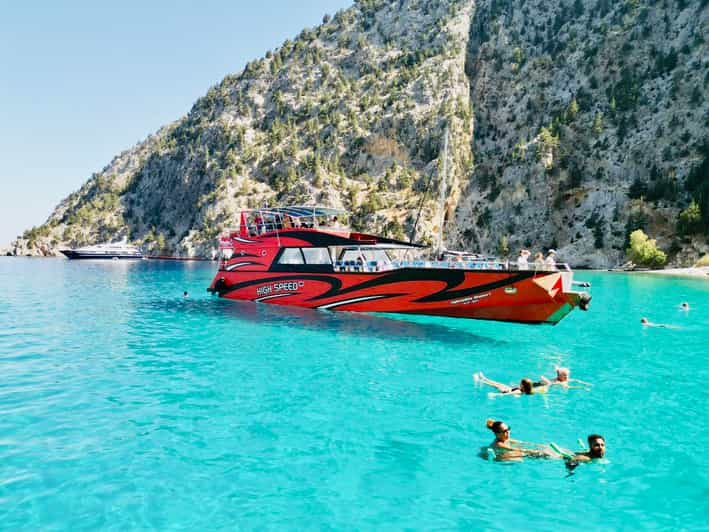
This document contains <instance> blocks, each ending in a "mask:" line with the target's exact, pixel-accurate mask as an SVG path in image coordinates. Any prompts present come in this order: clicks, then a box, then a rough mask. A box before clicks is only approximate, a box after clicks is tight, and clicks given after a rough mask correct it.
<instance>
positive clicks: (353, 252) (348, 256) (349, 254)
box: [340, 249, 362, 260]
mask: <svg viewBox="0 0 709 532" xmlns="http://www.w3.org/2000/svg"><path fill="white" fill-rule="evenodd" d="M361 256H362V255H361V254H360V252H359V250H358V249H346V250H345V252H344V253H343V254H342V256H341V257H340V260H357V259H358V258H360V257H361Z"/></svg>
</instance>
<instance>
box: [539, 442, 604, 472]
mask: <svg viewBox="0 0 709 532" xmlns="http://www.w3.org/2000/svg"><path fill="white" fill-rule="evenodd" d="M587 440H588V447H589V448H588V450H586V451H580V452H573V451H567V450H565V449H561V448H560V447H559V446H557V445H556V444H554V443H552V444H551V448H552V449H553V450H554V451H556V452H557V453H559V454H560V455H561V456H562V457H563V459H564V461H565V462H566V467H567V468H568V469H570V470H573V469H575V468H576V467H577V466H578V465H579V463H581V462H591V461H593V460H600V459H601V458H603V457H604V456H605V455H606V440H605V438H604V437H603V436H601V435H600V434H591V435H589V436H588V438H587ZM581 443H583V442H581Z"/></svg>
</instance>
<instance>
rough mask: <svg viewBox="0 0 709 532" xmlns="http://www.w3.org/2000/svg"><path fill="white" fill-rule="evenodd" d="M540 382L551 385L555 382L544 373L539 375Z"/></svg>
mask: <svg viewBox="0 0 709 532" xmlns="http://www.w3.org/2000/svg"><path fill="white" fill-rule="evenodd" d="M539 382H541V383H542V384H544V385H545V386H549V385H550V384H554V383H553V382H551V381H550V380H549V379H547V378H546V377H545V376H544V375H540V376H539Z"/></svg>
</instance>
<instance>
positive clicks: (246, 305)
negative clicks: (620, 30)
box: [147, 298, 507, 346]
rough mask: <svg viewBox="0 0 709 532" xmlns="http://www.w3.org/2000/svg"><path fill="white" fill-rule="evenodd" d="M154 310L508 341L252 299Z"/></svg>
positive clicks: (390, 334) (465, 342)
mask: <svg viewBox="0 0 709 532" xmlns="http://www.w3.org/2000/svg"><path fill="white" fill-rule="evenodd" d="M147 305H148V306H150V307H151V310H158V311H159V310H162V311H165V312H184V313H190V312H198V313H200V314H203V315H205V316H207V317H214V318H223V319H230V320H239V321H243V322H251V323H258V324H260V325H264V326H286V327H293V328H299V329H307V330H327V331H332V332H335V333H337V334H345V335H351V336H360V337H369V338H383V339H394V340H396V339H406V340H423V341H433V342H441V343H444V344H447V345H456V346H470V345H473V344H478V345H480V344H487V345H502V344H506V343H507V342H503V341H500V340H498V339H494V338H490V337H487V336H481V335H477V334H473V333H470V332H467V331H463V330H460V329H457V328H454V327H449V326H446V325H443V324H440V323H421V322H413V321H407V320H406V319H397V318H394V317H391V315H386V316H383V315H378V314H362V313H356V312H341V311H340V312H333V311H328V310H313V309H304V308H299V307H286V306H279V305H266V304H260V303H252V302H249V301H227V300H223V299H217V298H209V299H196V298H195V299H184V300H183V299H180V300H179V301H177V300H175V299H170V300H164V299H163V300H152V301H149V302H147Z"/></svg>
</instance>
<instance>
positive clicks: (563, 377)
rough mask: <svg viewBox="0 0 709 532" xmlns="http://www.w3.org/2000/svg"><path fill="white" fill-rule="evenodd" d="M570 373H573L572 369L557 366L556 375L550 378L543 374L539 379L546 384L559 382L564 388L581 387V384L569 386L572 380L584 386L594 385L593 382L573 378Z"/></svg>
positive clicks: (550, 384) (551, 384)
mask: <svg viewBox="0 0 709 532" xmlns="http://www.w3.org/2000/svg"><path fill="white" fill-rule="evenodd" d="M569 375H571V370H570V369H569V368H559V367H557V368H556V377H554V378H553V379H551V380H549V379H547V378H546V377H545V376H544V375H542V376H541V377H540V379H539V380H540V381H541V382H542V383H544V384H545V385H546V386H554V385H555V384H558V385H560V386H563V387H564V388H581V386H569V383H572V382H576V383H578V384H582V385H583V386H593V384H591V383H590V382H585V381H582V380H579V379H572V378H571V377H570V376H569Z"/></svg>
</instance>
